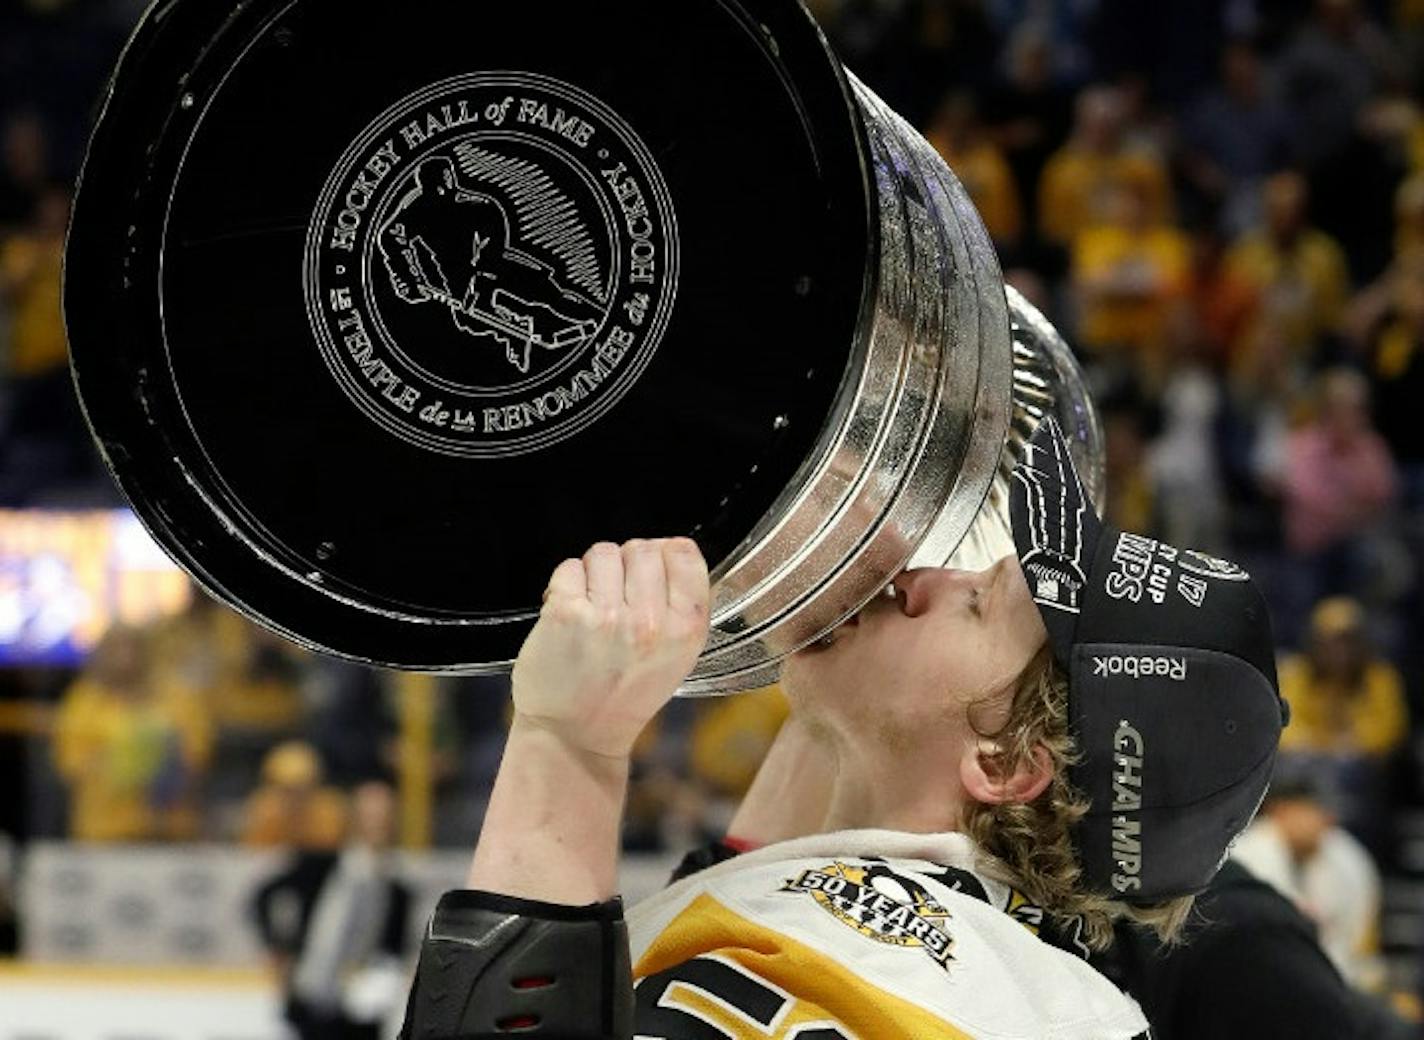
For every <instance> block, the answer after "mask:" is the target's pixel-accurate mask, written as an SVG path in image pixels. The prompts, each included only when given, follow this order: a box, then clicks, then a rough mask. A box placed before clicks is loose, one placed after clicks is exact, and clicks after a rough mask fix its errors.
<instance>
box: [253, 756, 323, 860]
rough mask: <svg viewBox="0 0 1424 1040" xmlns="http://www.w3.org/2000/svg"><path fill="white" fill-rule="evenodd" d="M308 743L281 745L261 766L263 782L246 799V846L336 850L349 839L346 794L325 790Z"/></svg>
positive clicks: (317, 759) (318, 764) (316, 758)
mask: <svg viewBox="0 0 1424 1040" xmlns="http://www.w3.org/2000/svg"><path fill="white" fill-rule="evenodd" d="M324 781H325V769H324V768H323V766H322V761H321V756H319V755H318V754H317V753H316V749H315V748H313V747H312V746H311V745H310V744H308V743H306V742H305V741H301V740H289V741H286V742H285V743H282V744H278V745H277V746H276V747H274V748H273V749H272V750H271V751H270V752H269V753H268V754H267V757H266V759H265V760H264V761H263V763H262V784H261V786H259V787H258V788H257V790H255V791H253V792H252V794H251V796H250V797H249V798H248V800H247V805H246V808H245V811H244V814H243V821H242V833H241V836H240V840H241V842H242V844H243V845H245V846H247V847H248V848H255V849H265V848H295V849H307V850H322V849H324V850H328V851H330V850H333V849H338V848H340V847H341V844H342V842H344V841H345V840H346V828H347V810H348V807H347V802H346V796H345V795H344V794H342V793H341V792H340V791H339V790H337V789H336V788H334V787H330V786H327V785H326V783H325V782H324Z"/></svg>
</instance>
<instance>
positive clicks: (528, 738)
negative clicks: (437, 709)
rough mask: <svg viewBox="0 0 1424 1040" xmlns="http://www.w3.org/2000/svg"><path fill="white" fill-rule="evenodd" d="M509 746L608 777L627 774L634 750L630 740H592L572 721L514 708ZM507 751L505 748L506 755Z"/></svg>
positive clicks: (595, 774)
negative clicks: (527, 712) (554, 758)
mask: <svg viewBox="0 0 1424 1040" xmlns="http://www.w3.org/2000/svg"><path fill="white" fill-rule="evenodd" d="M509 747H510V749H513V748H515V747H519V748H521V749H525V748H527V749H529V750H530V752H532V753H535V754H540V755H553V756H556V757H557V758H559V759H561V760H563V761H566V762H568V763H570V764H573V765H577V766H578V767H580V768H581V769H584V770H586V771H587V772H589V773H590V774H592V775H594V776H610V777H626V775H627V772H628V763H629V759H630V758H631V757H632V753H633V742H632V741H627V742H626V744H625V742H623V741H621V740H611V739H607V738H603V739H592V738H591V736H590V734H588V733H586V732H583V733H581V732H579V727H578V726H577V725H576V724H574V723H570V722H566V721H563V720H558V719H549V718H545V717H543V716H539V715H529V714H526V713H525V712H522V711H520V710H519V709H517V708H516V709H515V711H514V719H513V721H512V722H511V723H510V727H509ZM509 753H510V752H509V751H508V750H506V752H505V754H506V756H507V755H508V754H509Z"/></svg>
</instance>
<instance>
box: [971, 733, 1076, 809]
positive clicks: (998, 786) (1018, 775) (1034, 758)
mask: <svg viewBox="0 0 1424 1040" xmlns="http://www.w3.org/2000/svg"><path fill="white" fill-rule="evenodd" d="M959 780H960V783H962V784H963V785H964V791H965V793H966V794H967V795H969V797H970V798H973V799H974V800H975V801H976V802H980V803H982V804H984V805H1026V804H1028V803H1029V802H1031V801H1033V800H1034V799H1035V798H1037V797H1038V796H1039V795H1041V794H1042V793H1043V792H1044V791H1045V790H1047V788H1048V785H1049V783H1051V782H1052V780H1053V758H1052V756H1051V755H1049V753H1048V748H1047V747H1045V746H1044V745H1043V744H1042V743H1041V742H1040V743H1037V744H1035V745H1034V746H1033V750H1032V751H1030V752H1029V755H1028V757H1027V758H1024V759H1020V760H1018V761H1013V760H1012V759H1010V757H1009V755H1008V754H1007V752H1005V750H1004V749H1003V748H1002V747H1000V746H999V745H998V744H997V743H996V742H994V741H992V740H985V739H982V738H981V739H979V740H977V741H975V742H974V743H973V744H972V745H970V746H969V747H968V748H966V749H965V752H964V754H963V755H962V756H961V757H960V759H959Z"/></svg>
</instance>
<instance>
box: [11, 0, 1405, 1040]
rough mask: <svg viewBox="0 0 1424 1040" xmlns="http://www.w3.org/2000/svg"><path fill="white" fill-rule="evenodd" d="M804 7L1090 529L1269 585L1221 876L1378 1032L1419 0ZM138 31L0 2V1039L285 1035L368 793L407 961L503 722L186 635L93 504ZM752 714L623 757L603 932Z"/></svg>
mask: <svg viewBox="0 0 1424 1040" xmlns="http://www.w3.org/2000/svg"><path fill="white" fill-rule="evenodd" d="M812 6H813V7H814V9H815V11H816V13H817V15H818V16H819V17H820V18H821V19H822V21H823V23H824V25H825V27H826V29H827V32H828V33H829V35H830V37H831V38H832V40H833V42H834V43H835V45H836V47H837V48H838V49H839V51H840V53H841V55H842V56H843V58H844V59H845V61H846V63H847V64H848V65H849V66H850V67H851V68H852V69H854V70H855V71H856V72H857V73H858V74H860V75H861V76H862V77H863V78H865V79H866V80H867V81H868V82H869V83H870V85H871V86H872V87H873V88H874V89H875V90H876V91H877V92H879V93H880V95H881V96H882V97H884V98H885V100H886V101H888V102H889V103H890V104H891V105H892V106H893V107H895V108H896V109H898V110H899V111H900V112H901V113H903V114H904V115H905V116H906V117H908V118H909V119H910V120H911V121H913V122H914V123H915V124H916V125H918V126H919V127H921V128H922V129H923V130H924V131H925V132H926V134H927V135H928V136H929V137H930V139H931V141H932V142H933V143H934V144H935V145H936V147H938V148H939V149H940V151H941V152H942V153H943V154H944V155H945V157H946V158H947V159H948V161H949V162H950V164H951V165H952V167H953V168H954V169H955V171H956V172H957V173H958V174H959V176H960V177H961V179H963V180H964V182H965V184H966V185H967V187H968V189H969V191H970V192H971V194H972V195H973V197H974V199H975V202H976V203H977V204H978V206H979V207H980V210H981V212H982V213H983V215H984V218H985V221H986V223H987V225H988V227H989V229H990V231H991V233H992V235H993V237H994V238H995V241H996V243H997V244H998V247H999V249H1000V253H1001V257H1002V259H1003V263H1004V267H1005V271H1006V273H1007V275H1008V278H1009V280H1010V281H1011V282H1012V283H1013V284H1015V285H1016V286H1018V287H1019V288H1020V289H1021V290H1022V291H1023V292H1024V293H1025V294H1026V295H1027V296H1028V297H1029V298H1030V299H1031V300H1032V301H1034V302H1036V303H1037V304H1038V305H1039V306H1040V307H1041V308H1043V309H1044V310H1045V311H1046V312H1047V313H1048V314H1049V316H1050V317H1051V318H1052V319H1053V320H1054V321H1055V322H1056V323H1057V324H1058V325H1059V327H1060V328H1061V329H1063V330H1064V331H1065V332H1066V333H1067V334H1068V336H1069V338H1070V340H1071V341H1072V342H1073V343H1074V345H1075V347H1076V348H1077V349H1078V350H1079V352H1080V356H1081V358H1082V360H1083V363H1084V365H1085V366H1086V368H1087V370H1088V371H1089V373H1090V377H1091V380H1092V383H1093V386H1094V388H1095V394H1096V396H1097V399H1098V401H1099V402H1100V404H1101V406H1102V409H1103V413H1104V418H1105V424H1106V430H1107V435H1108V466H1109V488H1110V500H1111V505H1110V511H1111V514H1112V518H1113V519H1114V520H1115V521H1116V522H1117V523H1118V524H1120V525H1122V526H1124V527H1128V528H1132V529H1137V530H1142V531H1145V532H1148V533H1151V534H1156V535H1160V536H1161V537H1163V538H1164V539H1167V540H1170V541H1172V542H1174V543H1178V544H1192V545H1195V546H1197V547H1200V548H1203V549H1206V550H1209V551H1212V552H1215V553H1218V554H1220V555H1225V556H1228V557H1231V558H1233V559H1237V560H1240V561H1242V562H1243V563H1245V564H1246V565H1247V566H1248V567H1249V569H1251V570H1252V571H1253V572H1254V573H1255V574H1256V576H1257V577H1258V578H1259V579H1260V581H1261V582H1262V584H1263V585H1264V587H1265V588H1266V589H1267V591H1268V593H1269V595H1270V598H1271V600H1272V604H1273V609H1274V616H1275V619H1276V627H1277V632H1278V636H1279V642H1280V647H1281V652H1282V680H1283V685H1284V688H1285V692H1286V694H1287V696H1288V697H1289V698H1290V699H1291V701H1292V706H1293V709H1294V712H1295V718H1296V724H1295V725H1294V726H1293V727H1292V728H1291V730H1290V731H1289V732H1288V734H1287V749H1288V751H1287V755H1286V756H1285V760H1284V764H1283V778H1282V784H1281V787H1280V788H1279V790H1280V792H1282V793H1285V794H1287V795H1289V797H1287V798H1283V799H1279V800H1277V802H1276V803H1275V805H1274V807H1273V812H1272V814H1271V818H1270V819H1269V820H1268V821H1267V822H1268V826H1267V827H1265V828H1263V829H1258V831H1257V833H1255V834H1253V835H1252V836H1251V838H1250V840H1249V841H1247V842H1243V847H1242V850H1241V851H1242V855H1243V856H1247V857H1248V858H1250V859H1251V864H1252V866H1253V868H1255V869H1258V870H1259V871H1261V872H1262V873H1264V874H1266V875H1269V876H1270V879H1271V880H1272V881H1273V882H1274V883H1277V884H1278V885H1279V886H1280V887H1282V888H1283V889H1284V890H1286V891H1287V893H1288V894H1289V895H1290V896H1291V897H1292V898H1294V899H1296V900H1297V902H1298V903H1300V905H1301V906H1302V907H1303V908H1304V909H1305V910H1306V912H1307V913H1308V914H1310V915H1311V916H1312V917H1314V918H1315V919H1316V920H1317V921H1318V922H1319V923H1320V926H1321V929H1322V936H1323V939H1324V941H1325V943H1326V945H1327V948H1328V950H1329V952H1330V953H1331V955H1332V957H1333V958H1334V959H1335V960H1336V961H1337V963H1338V964H1339V965H1340V966H1341V968H1342V970H1343V971H1344V972H1345V973H1346V974H1347V976H1348V977H1349V978H1350V979H1351V980H1352V982H1353V983H1354V984H1356V985H1358V986H1360V987H1361V988H1364V989H1367V990H1370V991H1372V992H1375V993H1377V994H1379V995H1380V998H1381V999H1384V1000H1389V1001H1391V1002H1393V1003H1395V1004H1396V1005H1397V1006H1398V1007H1399V1008H1401V1009H1402V1011H1403V1012H1405V1013H1409V1014H1412V1013H1414V1011H1415V1009H1416V1008H1417V1007H1418V1006H1419V1001H1418V1000H1417V998H1416V996H1415V995H1416V993H1417V992H1418V990H1419V989H1420V986H1421V981H1424V980H1422V979H1421V974H1424V973H1421V971H1420V963H1419V951H1420V947H1421V944H1424V783H1421V778H1422V774H1421V768H1422V767H1424V757H1421V754H1422V753H1424V744H1421V731H1420V726H1419V724H1418V723H1417V722H1416V720H1424V703H1421V696H1424V688H1421V686H1424V683H1421V679H1422V678H1424V640H1421V636H1422V635H1424V632H1421V626H1422V625H1424V612H1422V611H1421V610H1420V606H1421V604H1420V599H1421V581H1424V512H1421V509H1424V438H1421V434H1420V429H1419V425H1418V423H1417V413H1418V410H1419V407H1420V402H1421V400H1424V93H1421V91H1424V2H1421V0H1374V2H1366V0H1320V2H1318V3H1311V2H1308V0H1152V2H1150V3H1146V2H1142V0H839V2H838V0H821V2H818V3H814V4H813V5H812ZM141 9H142V5H141V4H140V3H137V2H135V0H6V2H4V3H3V4H0V372H3V377H0V956H3V957H5V958H7V959H6V960H4V961H0V1040H21V1038H24V1040H112V1038H117V1037H121V1036H122V1037H137V1036H142V1037H145V1038H148V1037H152V1038H163V1040H167V1038H170V1037H172V1038H175V1040H176V1038H180V1037H182V1038H217V1037H223V1038H226V1040H267V1038H275V1037H279V1036H282V1035H284V1034H283V1027H282V1026H281V1024H280V1022H279V1016H278V1014H277V1008H278V1005H279V995H278V989H277V985H276V981H275V980H276V978H277V974H276V971H277V970H278V969H279V968H280V957H274V955H273V953H272V951H271V950H270V949H268V948H266V947H264V944H263V941H262V939H261V937H260V935H259V932H258V930H257V928H256V926H255V924H254V917H253V909H252V908H253V899H254V896H255V893H256V892H257V890H258V888H259V887H260V885H261V884H262V883H263V882H264V880H265V879H267V878H269V877H271V876H272V875H274V874H275V873H277V872H279V871H280V870H282V869H283V867H284V865H285V864H287V863H288V862H290V861H291V858H292V857H293V856H294V855H298V854H303V853H305V854H308V855H309V854H311V853H312V851H313V850H315V851H317V852H320V850H323V849H326V850H330V849H335V848H339V847H341V846H342V845H343V843H348V842H359V841H361V840H375V839H373V838H372V834H373V833H374V832H375V831H379V830H380V829H381V827H382V826H383V824H384V823H385V822H386V821H384V820H383V819H381V817H382V813H381V811H380V799H379V798H377V799H376V804H377V807H378V808H377V810H376V811H375V820H376V822H375V823H371V821H370V820H368V821H367V824H368V826H366V828H365V830H364V831H363V832H362V833H363V834H364V838H363V837H362V836H361V835H360V834H355V835H353V832H352V831H351V829H350V828H349V826H348V824H349V821H350V820H351V819H352V816H351V811H350V810H351V806H352V800H353V799H352V796H353V792H356V791H358V790H365V791H367V792H368V793H369V792H370V791H371V790H372V788H371V786H370V785H371V782H372V781H377V782H381V783H385V784H388V785H389V787H390V790H391V791H393V792H394V801H393V805H394V809H395V811H394V813H393V814H392V816H391V818H390V820H389V823H390V824H391V827H392V832H391V838H392V842H393V844H394V846H395V847H396V848H397V849H398V855H397V858H396V861H395V862H396V866H395V868H394V869H395V872H396V874H397V875H398V876H399V877H400V878H402V879H403V882H404V883H405V884H406V885H407V886H408V888H409V890H410V892H411V896H412V899H411V904H410V912H409V914H408V915H407V920H406V922H405V928H406V930H407V932H408V933H412V934H413V933H414V932H415V931H417V930H418V929H419V927H420V925H421V922H422V921H423V919H424V917H425V915H426V913H428V910H429V908H430V906H431V904H432V901H433V899H434V897H435V895H436V894H437V893H438V892H439V891H440V890H441V888H442V887H446V886H453V885H455V884H458V882H459V880H460V877H461V876H462V873H463V870H464V866H465V862H466V860H467V856H468V852H469V849H470V846H471V843H472V841H473V838H474V835H475V834H476V831H477V828H478V825H479V821H480V815H481V810H482V806H483V803H484V800H485V798H486V796H487V792H488V790H489V785H490V782H491V779H492V775H493V770H494V768H495V766H496V764H497V762H498V759H499V754H500V748H501V743H502V739H503V732H504V726H505V711H506V696H505V695H506V692H507V691H506V689H505V686H504V684H503V682H502V681H499V680H473V679H432V678H428V677H420V676H399V675H395V674H387V673H383V672H379V671H372V670H368V669H363V668H360V667H356V666H353V665H348V664H342V663H338V662H335V661H331V660H325V659H321V658H318V657H314V656H311V655H308V654H305V653H301V652H298V651H297V650H295V649H294V648H292V647H290V646H288V645H286V644H284V643H282V642H281V641H280V640H277V639H274V638H273V637H270V636H268V635H266V634H264V633H262V632H259V631H256V630H254V629H252V628H251V627H250V626H248V625H246V624H245V623H243V622H241V621H240V620H238V619H237V618H236V617H235V616H234V615H232V614H230V613H228V612H227V611H225V610H224V609H222V608H215V607H212V606H211V605H210V604H209V603H207V601H206V600H204V599H202V598H201V597H200V596H196V595H195V594H194V593H193V592H192V590H191V589H190V587H189V585H188V583H187V581H186V579H185V578H184V577H183V576H182V574H181V573H180V572H178V571H176V570H175V569H174V568H173V567H172V566H171V565H170V564H169V563H168V562H167V560H166V558H165V557H163V555H162V554H161V553H160V552H159V551H158V550H157V549H156V548H155V547H154V546H153V545H152V544H151V543H150V542H149V541H148V540H147V538H146V536H145V535H144V533H143V531H142V529H141V528H140V527H139V526H138V525H137V524H136V523H135V522H134V520H133V518H132V517H131V516H130V515H129V514H127V513H126V512H125V511H124V508H123V503H122V502H121V500H119V499H118V498H117V496H116V493H115V491H114V489H113V487H112V486H111V484H110V483H109V481H108V479H107V478H106V477H105V475H104V474H103V473H102V472H101V470H100V467H99V465H98V462H97V460H96V458H95V455H94V453H93V451H92V450H91V448H90V445H89V442H88V438H87V436H86V434H85V432H84V430H83V426H82V422H81V420H80V417H79V414H78V411H77V409H76V407H75V405H74V402H73V398H72V392H71V390H70V385H69V381H68V374H67V369H66V348H65V342H64V332H63V326H62V322H61V316H60V311H59V283H60V256H61V247H62V240H63V233H64V227H65V220H66V216H67V207H68V202H69V187H70V185H71V183H72V180H73V177H74V175H75V173H76V171H77V169H78V165H79V162H80V159H81V156H82V150H83V146H84V141H85V135H86V133H87V128H88V126H89V123H90V119H91V115H92V112H93V105H94V102H95V99H96V98H97V96H98V94H99V91H100V88H101V86H102V84H103V81H104V78H105V76H106V75H107V73H108V71H109V69H110V67H111V64H112V62H113V61H114V59H115V58H116V56H117V54H118V51H119V48H120V46H121V44H122V42H123V40H124V38H125V35H126V33H127V32H128V30H129V29H130V27H131V26H132V24H133V23H134V21H135V20H136V19H137V17H138V15H139V13H140V11H141ZM96 648H97V651H96ZM783 714H784V707H783V705H782V704H781V702H780V699H779V694H778V693H777V692H776V691H774V690H773V691H766V692H762V693H758V694H754V695H750V696H746V697H740V698H733V699H728V700H724V701H715V702H707V703H697V704H694V703H678V704H675V705H674V706H673V708H672V709H671V710H670V711H669V712H668V713H667V715H666V717H665V718H664V719H663V720H662V722H661V723H660V725H659V726H658V728H657V729H656V730H655V731H653V732H650V733H649V734H648V735H647V737H646V739H645V740H644V742H643V744H642V746H641V748H640V752H639V759H638V763H637V768H636V776H635V784H634V790H633V795H632V798H631V801H630V807H629V815H628V824H627V830H626V834H625V848H626V851H627V854H628V859H627V862H628V868H627V875H626V888H625V890H626V891H627V892H628V894H629V895H630V896H632V897H636V896H637V895H638V894H639V893H640V892H646V891H649V890H651V889H653V888H655V887H657V886H658V885H659V884H660V883H661V881H662V879H663V878H664V877H665V876H666V870H667V867H668V864H669V862H670V861H672V860H675V859H676V858H678V857H679V856H680V854H681V852H682V851H684V850H685V849H686V848H687V847H689V846H690V845H691V844H692V843H693V842H695V841H697V840H699V839H700V838H703V837H706V836H710V835H716V834H718V833H719V831H720V828H721V826H722V825H723V824H724V823H725V821H726V819H727V818H728V814H729V812H730V808H731V806H732V805H734V804H735V800H736V798H737V796H738V794H739V792H740V791H741V790H742V789H744V787H745V785H746V784H747V782H748V781H749V779H750V777H751V775H752V773H753V771H754V770H755V767H756V764H757V762H758V760H759V756H760V755H761V753H762V752H763V751H764V749H765V748H766V746H767V744H768V742H769V741H770V739H771V737H772V735H773V734H774V733H775V730H776V727H777V726H778V725H779V723H780V720H781V718H782V717H783ZM363 785H364V786H363ZM375 790H377V791H379V790H380V789H379V788H375ZM356 800H357V801H358V802H359V801H360V797H357V799H356ZM357 830H360V828H357ZM1301 835H1304V837H1300V836H1301ZM1292 842H1295V844H1294V845H1292V844H1291V843H1292ZM378 843H379V842H378ZM1290 848H1295V849H1296V850H1297V851H1299V850H1300V849H1306V850H1307V852H1308V853H1309V854H1308V855H1306V857H1305V859H1304V860H1303V861H1302V862H1301V863H1299V864H1294V865H1293V864H1292V863H1291V862H1289V858H1288V857H1284V856H1283V850H1289V849H1290ZM1341 849H1343V850H1345V851H1343V852H1342V851H1339V850H1341ZM1332 850H1334V851H1332ZM1362 853H1363V854H1362ZM1273 857H1274V859H1273ZM1273 864H1274V866H1273ZM412 948H413V947H412V945H411V943H409V942H408V943H407V944H406V947H405V949H406V950H407V951H410V950H411V949H412ZM405 970H407V962H401V961H398V962H397V963H396V964H395V965H394V967H393V968H392V973H390V974H388V977H387V983H386V988H385V989H382V988H381V985H380V984H379V982H380V979H379V977H378V974H379V973H373V978H372V981H371V982H370V986H369V992H368V994H367V997H368V1000H367V1003H368V1004H369V1005H370V1007H371V1008H373V1009H376V1010H381V1009H386V1010H391V1009H393V1008H394V1006H395V1004H396V1002H397V1000H398V999H399V997H400V994H399V993H398V992H397V991H398V990H399V989H400V988H401V986H403V981H400V980H403V978H404V975H403V974H402V973H403V972H404V971H405ZM391 978H394V979H396V980H398V981H397V982H396V984H394V985H392V984H390V982H389V979H391ZM374 1013H375V1011H372V1012H371V1014H374Z"/></svg>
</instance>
